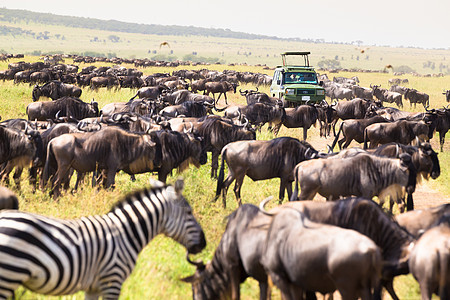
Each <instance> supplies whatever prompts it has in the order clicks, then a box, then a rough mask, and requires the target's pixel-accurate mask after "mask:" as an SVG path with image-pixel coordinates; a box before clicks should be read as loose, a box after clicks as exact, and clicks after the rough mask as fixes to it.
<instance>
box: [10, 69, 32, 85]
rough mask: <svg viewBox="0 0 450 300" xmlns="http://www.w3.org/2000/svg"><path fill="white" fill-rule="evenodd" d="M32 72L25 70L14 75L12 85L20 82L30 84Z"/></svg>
mask: <svg viewBox="0 0 450 300" xmlns="http://www.w3.org/2000/svg"><path fill="white" fill-rule="evenodd" d="M33 72H34V71H33V70H25V71H20V72H17V73H15V74H14V84H19V83H21V82H23V83H26V82H30V75H31V73H33Z"/></svg>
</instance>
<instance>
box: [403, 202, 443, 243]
mask: <svg viewBox="0 0 450 300" xmlns="http://www.w3.org/2000/svg"><path fill="white" fill-rule="evenodd" d="M444 215H449V216H450V203H446V204H442V205H439V206H434V207H430V208H425V209H419V210H413V211H408V212H406V213H404V214H399V215H396V216H395V220H396V221H397V222H398V224H399V225H400V226H402V227H403V228H405V229H406V230H407V231H408V232H409V233H411V234H412V235H413V236H414V237H415V238H419V237H420V236H421V235H422V234H423V233H424V232H426V231H427V230H428V229H430V228H431V227H433V226H435V225H436V223H437V222H438V221H439V219H440V218H441V217H443V216H444Z"/></svg>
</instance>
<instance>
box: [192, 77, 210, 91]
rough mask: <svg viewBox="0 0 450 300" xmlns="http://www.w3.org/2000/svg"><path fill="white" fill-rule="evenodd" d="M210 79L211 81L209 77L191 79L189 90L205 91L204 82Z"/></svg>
mask: <svg viewBox="0 0 450 300" xmlns="http://www.w3.org/2000/svg"><path fill="white" fill-rule="evenodd" d="M210 81H211V79H209V78H207V79H199V80H195V81H192V82H191V91H192V92H193V93H197V92H198V91H205V90H206V87H205V84H206V83H207V82H210Z"/></svg>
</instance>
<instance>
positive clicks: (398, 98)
mask: <svg viewBox="0 0 450 300" xmlns="http://www.w3.org/2000/svg"><path fill="white" fill-rule="evenodd" d="M370 87H371V88H372V89H373V95H374V96H375V97H376V98H377V99H378V100H380V101H381V102H387V103H395V104H397V106H398V107H403V102H402V94H400V93H397V92H391V91H388V90H387V89H383V88H380V86H379V85H373V86H372V85H370ZM405 99H406V95H405Z"/></svg>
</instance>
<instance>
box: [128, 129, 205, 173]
mask: <svg viewBox="0 0 450 300" xmlns="http://www.w3.org/2000/svg"><path fill="white" fill-rule="evenodd" d="M150 135H151V136H152V137H153V138H152V140H155V141H156V143H157V144H158V145H159V144H160V148H159V147H158V148H157V149H156V151H157V155H156V156H160V157H161V163H159V164H154V167H153V168H152V167H151V165H147V166H146V167H145V166H139V168H136V166H133V165H131V164H130V165H128V166H126V167H125V168H123V170H124V171H125V172H126V173H128V174H137V173H143V172H149V171H154V172H158V180H160V181H162V182H166V179H167V176H168V175H169V174H170V172H172V170H173V169H175V168H178V171H179V172H182V171H183V170H185V169H186V168H187V167H188V166H189V164H193V165H194V166H195V167H197V168H198V167H200V165H204V164H206V162H207V155H206V150H205V145H204V141H203V139H202V138H200V137H199V136H197V135H195V134H193V133H180V132H176V131H170V130H160V131H154V132H151V133H150ZM159 149H161V150H159ZM159 152H160V153H159ZM158 160H159V158H158Z"/></svg>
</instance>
